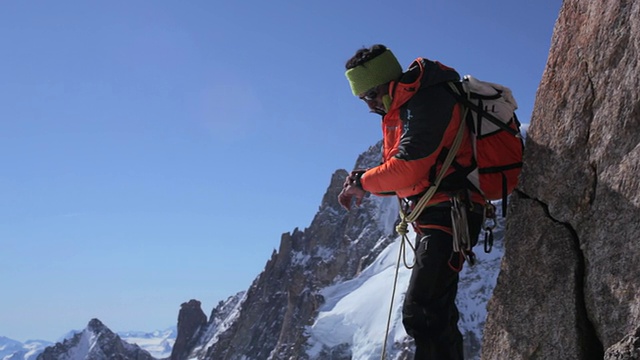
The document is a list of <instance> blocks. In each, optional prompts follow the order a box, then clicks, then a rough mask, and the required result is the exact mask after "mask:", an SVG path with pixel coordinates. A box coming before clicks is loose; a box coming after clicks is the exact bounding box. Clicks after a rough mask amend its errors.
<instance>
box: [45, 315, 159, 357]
mask: <svg viewBox="0 0 640 360" xmlns="http://www.w3.org/2000/svg"><path fill="white" fill-rule="evenodd" d="M37 359H38V360H102V359H136V360H154V358H153V357H152V356H151V355H150V354H149V353H148V352H147V351H145V350H142V349H141V348H140V347H139V346H137V345H133V344H129V343H127V342H125V341H123V340H122V339H120V337H119V336H118V335H117V334H115V333H113V332H112V331H111V330H109V328H107V327H106V326H104V324H102V322H100V320H98V319H92V320H91V321H89V324H88V325H87V327H86V328H85V329H84V330H83V331H82V332H80V333H77V334H75V335H74V336H73V337H72V338H70V339H67V340H65V341H64V342H62V343H57V344H55V345H54V346H49V347H47V348H45V349H44V351H43V352H42V353H41V354H40V355H38V358H37Z"/></svg>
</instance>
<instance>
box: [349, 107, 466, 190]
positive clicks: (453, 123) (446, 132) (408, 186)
mask: <svg viewBox="0 0 640 360" xmlns="http://www.w3.org/2000/svg"><path fill="white" fill-rule="evenodd" d="M429 102H431V101H429ZM422 104H424V101H423V102H422ZM431 105H435V104H433V103H431ZM437 105H438V106H436V109H437V108H440V109H442V108H444V110H440V111H437V110H436V111H433V110H434V108H433V107H431V108H428V109H429V110H432V111H423V112H419V111H416V112H414V113H413V114H415V115H414V116H413V118H412V117H410V118H409V120H404V121H403V123H404V128H405V130H404V132H403V134H402V136H401V138H400V140H399V144H398V152H397V153H396V155H394V156H393V157H391V158H390V159H388V160H387V161H385V162H384V163H383V164H382V165H380V166H377V167H374V168H371V169H369V170H368V171H367V172H365V173H364V175H363V176H362V179H361V183H362V187H363V189H365V190H367V191H369V192H371V193H374V194H388V193H398V195H399V196H401V197H404V196H403V195H406V194H411V195H413V194H418V193H420V192H422V191H424V190H425V189H426V188H427V187H429V186H430V185H431V182H430V179H429V174H430V171H431V169H432V167H433V166H435V165H437V162H438V157H439V156H440V154H441V152H442V150H443V148H450V147H451V144H453V140H454V138H455V135H456V132H457V130H458V127H459V125H460V121H461V115H460V107H459V105H455V102H454V103H452V104H451V106H446V104H442V103H440V104H437ZM443 105H444V106H443ZM418 110H425V109H420V108H418ZM438 165H439V164H438ZM438 170H439V169H438ZM452 171H453V169H449V172H452Z"/></svg>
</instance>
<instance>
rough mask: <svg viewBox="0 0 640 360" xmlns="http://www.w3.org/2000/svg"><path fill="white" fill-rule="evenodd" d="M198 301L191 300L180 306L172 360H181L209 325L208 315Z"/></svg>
mask: <svg viewBox="0 0 640 360" xmlns="http://www.w3.org/2000/svg"><path fill="white" fill-rule="evenodd" d="M200 305H201V303H200V301H198V300H193V299H192V300H189V301H188V302H185V303H182V305H180V313H179V314H178V336H177V338H176V342H175V343H174V345H173V349H172V351H171V359H172V360H174V359H181V358H183V357H184V356H185V353H186V352H188V351H189V350H190V349H191V347H192V346H193V345H194V342H196V341H197V340H198V339H197V336H196V335H197V334H198V331H199V330H200V329H201V328H203V326H204V325H205V324H206V323H207V315H205V313H204V311H202V307H201V306H200Z"/></svg>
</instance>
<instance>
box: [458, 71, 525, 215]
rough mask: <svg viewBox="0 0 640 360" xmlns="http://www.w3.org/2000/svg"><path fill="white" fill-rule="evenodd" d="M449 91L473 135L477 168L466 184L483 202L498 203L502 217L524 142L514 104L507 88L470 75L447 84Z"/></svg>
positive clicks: (511, 190) (517, 169)
mask: <svg viewBox="0 0 640 360" xmlns="http://www.w3.org/2000/svg"><path fill="white" fill-rule="evenodd" d="M450 90H451V92H452V94H453V95H454V96H455V97H456V98H457V99H458V101H459V102H460V103H462V104H463V105H464V106H465V107H466V108H467V109H468V111H467V116H466V119H465V120H466V123H467V127H468V128H469V129H470V131H471V133H472V134H473V135H474V136H472V141H473V150H474V159H475V161H476V165H477V167H476V169H474V170H473V171H472V172H471V173H469V175H468V176H467V180H469V182H470V183H471V185H473V187H475V188H476V189H477V190H478V191H479V192H480V193H482V194H483V195H484V197H485V198H486V199H487V200H502V214H503V216H504V215H505V214H506V205H507V196H508V195H509V194H511V192H513V190H514V189H515V187H516V185H517V184H518V176H519V175H520V171H521V170H522V153H523V149H524V142H523V140H522V136H521V135H520V122H519V121H518V118H517V116H516V114H515V110H516V109H517V108H518V104H517V103H516V100H515V99H514V98H513V95H512V93H511V90H510V89H509V88H507V87H505V86H502V85H499V84H494V83H490V82H485V81H481V80H478V79H476V78H474V77H472V76H470V75H466V76H464V78H463V79H462V80H461V81H460V82H457V83H450Z"/></svg>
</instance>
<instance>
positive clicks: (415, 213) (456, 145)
mask: <svg viewBox="0 0 640 360" xmlns="http://www.w3.org/2000/svg"><path fill="white" fill-rule="evenodd" d="M467 112H468V108H467V107H465V108H464V114H463V116H462V117H461V120H460V127H459V128H458V132H457V133H456V137H455V139H454V140H453V144H452V145H451V149H450V150H449V153H448V154H447V157H446V158H445V159H444V162H443V163H442V167H441V168H440V172H439V173H438V176H437V177H436V179H435V182H434V183H433V184H432V185H431V186H430V187H429V188H428V189H427V191H426V192H425V193H424V195H422V197H421V198H420V200H418V202H417V203H416V205H415V207H414V208H413V209H412V210H411V212H410V213H408V214H407V213H406V212H405V211H404V209H403V206H402V200H400V199H399V201H400V223H399V224H398V225H397V226H396V231H397V232H398V234H399V235H400V236H401V237H402V238H401V240H400V241H401V243H400V253H399V254H398V262H397V264H396V272H395V276H394V279H393V291H392V293H391V304H389V316H388V317H387V328H386V330H385V334H384V343H383V344H382V355H381V356H380V359H381V360H384V359H385V356H386V352H387V341H388V339H389V328H390V327H391V316H392V313H393V301H394V298H395V294H396V291H395V290H396V287H397V284H398V273H399V271H400V261H401V259H403V258H404V259H405V266H406V267H407V268H409V269H411V268H412V267H413V266H414V265H415V263H414V264H413V265H411V267H408V266H407V265H406V254H405V250H406V247H405V243H407V244H409V247H410V248H411V249H412V250H413V252H414V253H415V248H414V246H413V244H411V241H410V240H409V237H408V236H407V233H408V232H409V224H411V223H413V222H414V221H416V220H417V219H418V217H420V214H422V211H423V210H424V209H425V208H426V207H427V203H428V202H429V200H431V198H432V197H433V195H435V193H436V191H437V190H438V187H439V186H440V182H441V181H442V179H444V176H445V174H446V173H447V170H449V167H450V166H451V164H452V163H453V160H454V158H455V157H456V154H457V153H458V149H460V145H461V144H462V138H463V137H464V132H465V130H466V122H465V120H464V119H466V118H467Z"/></svg>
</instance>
